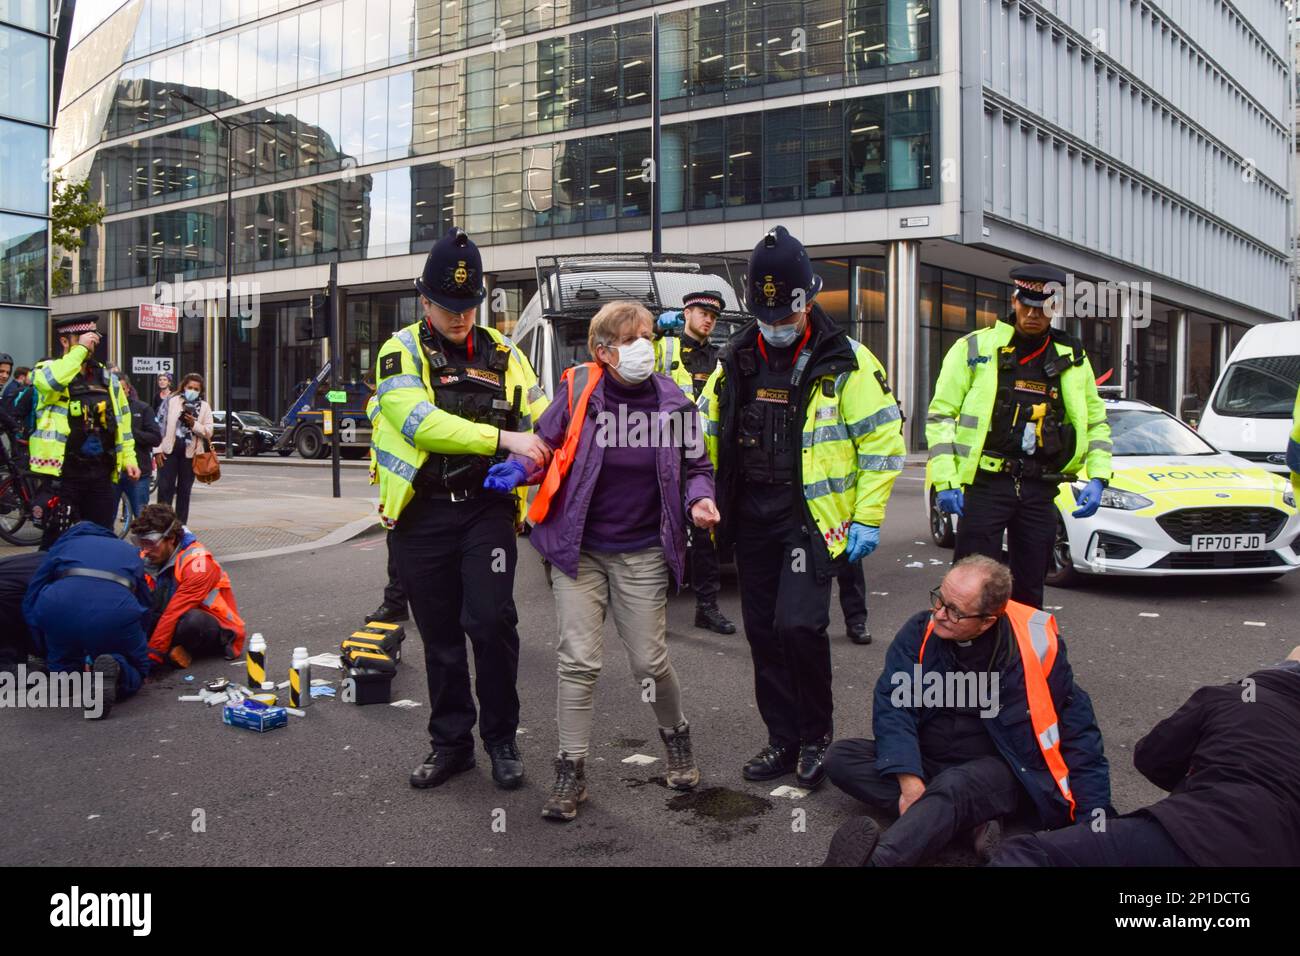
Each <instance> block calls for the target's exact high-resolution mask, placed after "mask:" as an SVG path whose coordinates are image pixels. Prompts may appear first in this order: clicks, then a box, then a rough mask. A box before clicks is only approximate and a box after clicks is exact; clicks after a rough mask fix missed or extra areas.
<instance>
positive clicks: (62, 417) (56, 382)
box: [28, 345, 136, 481]
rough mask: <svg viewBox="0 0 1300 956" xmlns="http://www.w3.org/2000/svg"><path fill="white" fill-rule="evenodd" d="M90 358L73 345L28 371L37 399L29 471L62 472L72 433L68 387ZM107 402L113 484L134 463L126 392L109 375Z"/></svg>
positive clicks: (133, 444)
mask: <svg viewBox="0 0 1300 956" xmlns="http://www.w3.org/2000/svg"><path fill="white" fill-rule="evenodd" d="M89 357H90V352H89V350H87V349H86V347H85V346H84V345H74V346H73V347H72V348H71V349H69V350H68V354H67V355H64V356H63V357H62V358H57V359H50V360H49V361H48V362H40V363H38V364H37V366H36V367H35V368H34V369H32V382H33V383H34V384H35V386H36V394H37V396H38V401H37V406H36V428H35V430H34V431H33V432H32V434H31V439H30V445H29V446H28V450H29V452H30V454H31V467H32V471H34V472H37V473H39V474H42V475H59V474H62V473H63V459H64V455H65V452H66V450H67V445H68V437H69V436H70V435H71V434H72V423H71V422H69V421H68V405H69V404H70V402H71V397H70V396H69V395H68V386H69V385H71V384H72V381H73V380H74V379H75V378H76V377H77V376H78V375H79V374H80V373H81V366H82V364H83V363H84V362H85V361H86V359H87V358H89ZM108 400H109V403H110V404H111V405H112V406H113V417H114V419H115V427H114V437H113V441H114V444H113V477H112V480H113V481H117V477H118V473H119V472H120V471H121V470H122V469H123V468H125V467H126V466H127V465H134V464H136V460H135V440H134V439H133V438H132V437H131V406H130V404H129V403H128V402H127V399H126V392H125V390H124V389H123V388H122V383H121V381H120V380H119V379H118V377H117V376H116V375H111V376H109V383H108Z"/></svg>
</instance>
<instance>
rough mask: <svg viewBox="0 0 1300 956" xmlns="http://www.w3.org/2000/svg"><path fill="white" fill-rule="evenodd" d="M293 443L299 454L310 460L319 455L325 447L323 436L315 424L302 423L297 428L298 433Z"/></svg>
mask: <svg viewBox="0 0 1300 956" xmlns="http://www.w3.org/2000/svg"><path fill="white" fill-rule="evenodd" d="M294 445H295V446H296V447H297V449H298V454H299V455H301V456H302V457H303V458H306V459H307V460H308V461H311V460H312V459H315V458H319V457H321V451H322V449H324V447H325V436H324V435H322V434H321V430H320V429H319V428H317V427H316V426H315V425H304V426H303V427H302V428H299V429H298V434H297V435H296V436H295V437H294Z"/></svg>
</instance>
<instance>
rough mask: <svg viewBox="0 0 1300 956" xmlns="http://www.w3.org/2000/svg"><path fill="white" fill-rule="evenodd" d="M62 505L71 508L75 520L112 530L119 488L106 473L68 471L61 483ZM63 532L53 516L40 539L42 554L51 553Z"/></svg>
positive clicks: (101, 471)
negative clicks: (93, 523)
mask: <svg viewBox="0 0 1300 956" xmlns="http://www.w3.org/2000/svg"><path fill="white" fill-rule="evenodd" d="M58 483H59V491H58V495H59V501H60V502H63V503H66V504H69V505H71V506H72V520H73V522H74V523H75V522H77V521H93V522H95V524H98V525H103V526H104V527H105V528H108V529H109V530H110V531H112V530H113V518H114V516H115V515H116V513H117V488H116V487H114V485H113V479H112V475H111V474H110V473H109V472H108V471H107V470H105V469H101V468H91V469H87V470H81V469H77V468H76V467H75V466H74V467H73V468H71V469H67V468H65V471H64V474H63V475H62V476H61V477H60V478H59V479H58ZM62 533H63V529H62V528H61V527H59V524H58V522H57V521H56V520H54V518H53V517H52V516H51V518H50V520H49V521H47V522H46V525H45V533H44V534H42V535H41V547H40V550H41V551H48V550H50V547H51V546H52V545H53V544H54V542H55V541H57V540H58V539H59V535H60V534H62Z"/></svg>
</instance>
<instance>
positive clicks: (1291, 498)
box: [1282, 482, 1295, 508]
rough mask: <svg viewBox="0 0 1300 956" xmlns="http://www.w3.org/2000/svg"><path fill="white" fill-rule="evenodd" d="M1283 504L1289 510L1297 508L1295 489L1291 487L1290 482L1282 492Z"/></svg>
mask: <svg viewBox="0 0 1300 956" xmlns="http://www.w3.org/2000/svg"><path fill="white" fill-rule="evenodd" d="M1282 504H1284V505H1286V506H1287V507H1288V508H1294V507H1295V489H1294V488H1292V487H1291V485H1290V483H1289V482H1288V484H1287V486H1286V488H1284V489H1283V490H1282Z"/></svg>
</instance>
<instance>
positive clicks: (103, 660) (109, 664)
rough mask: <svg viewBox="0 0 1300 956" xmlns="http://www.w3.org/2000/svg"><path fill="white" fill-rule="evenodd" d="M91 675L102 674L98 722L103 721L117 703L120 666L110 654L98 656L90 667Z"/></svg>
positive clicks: (120, 673) (120, 674)
mask: <svg viewBox="0 0 1300 956" xmlns="http://www.w3.org/2000/svg"><path fill="white" fill-rule="evenodd" d="M90 672H91V673H92V674H103V675H104V685H103V689H101V690H100V692H99V695H100V697H99V699H100V702H101V708H102V709H101V710H100V713H99V717H98V718H96V719H98V720H103V719H104V718H106V717H107V716H108V714H109V712H110V711H111V710H112V709H113V705H114V704H116V703H117V682H118V680H119V679H120V678H121V676H122V665H121V664H119V663H118V662H117V659H116V658H115V657H113V655H112V654H100V655H99V656H98V657H96V658H95V662H94V663H93V664H91V665H90Z"/></svg>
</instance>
